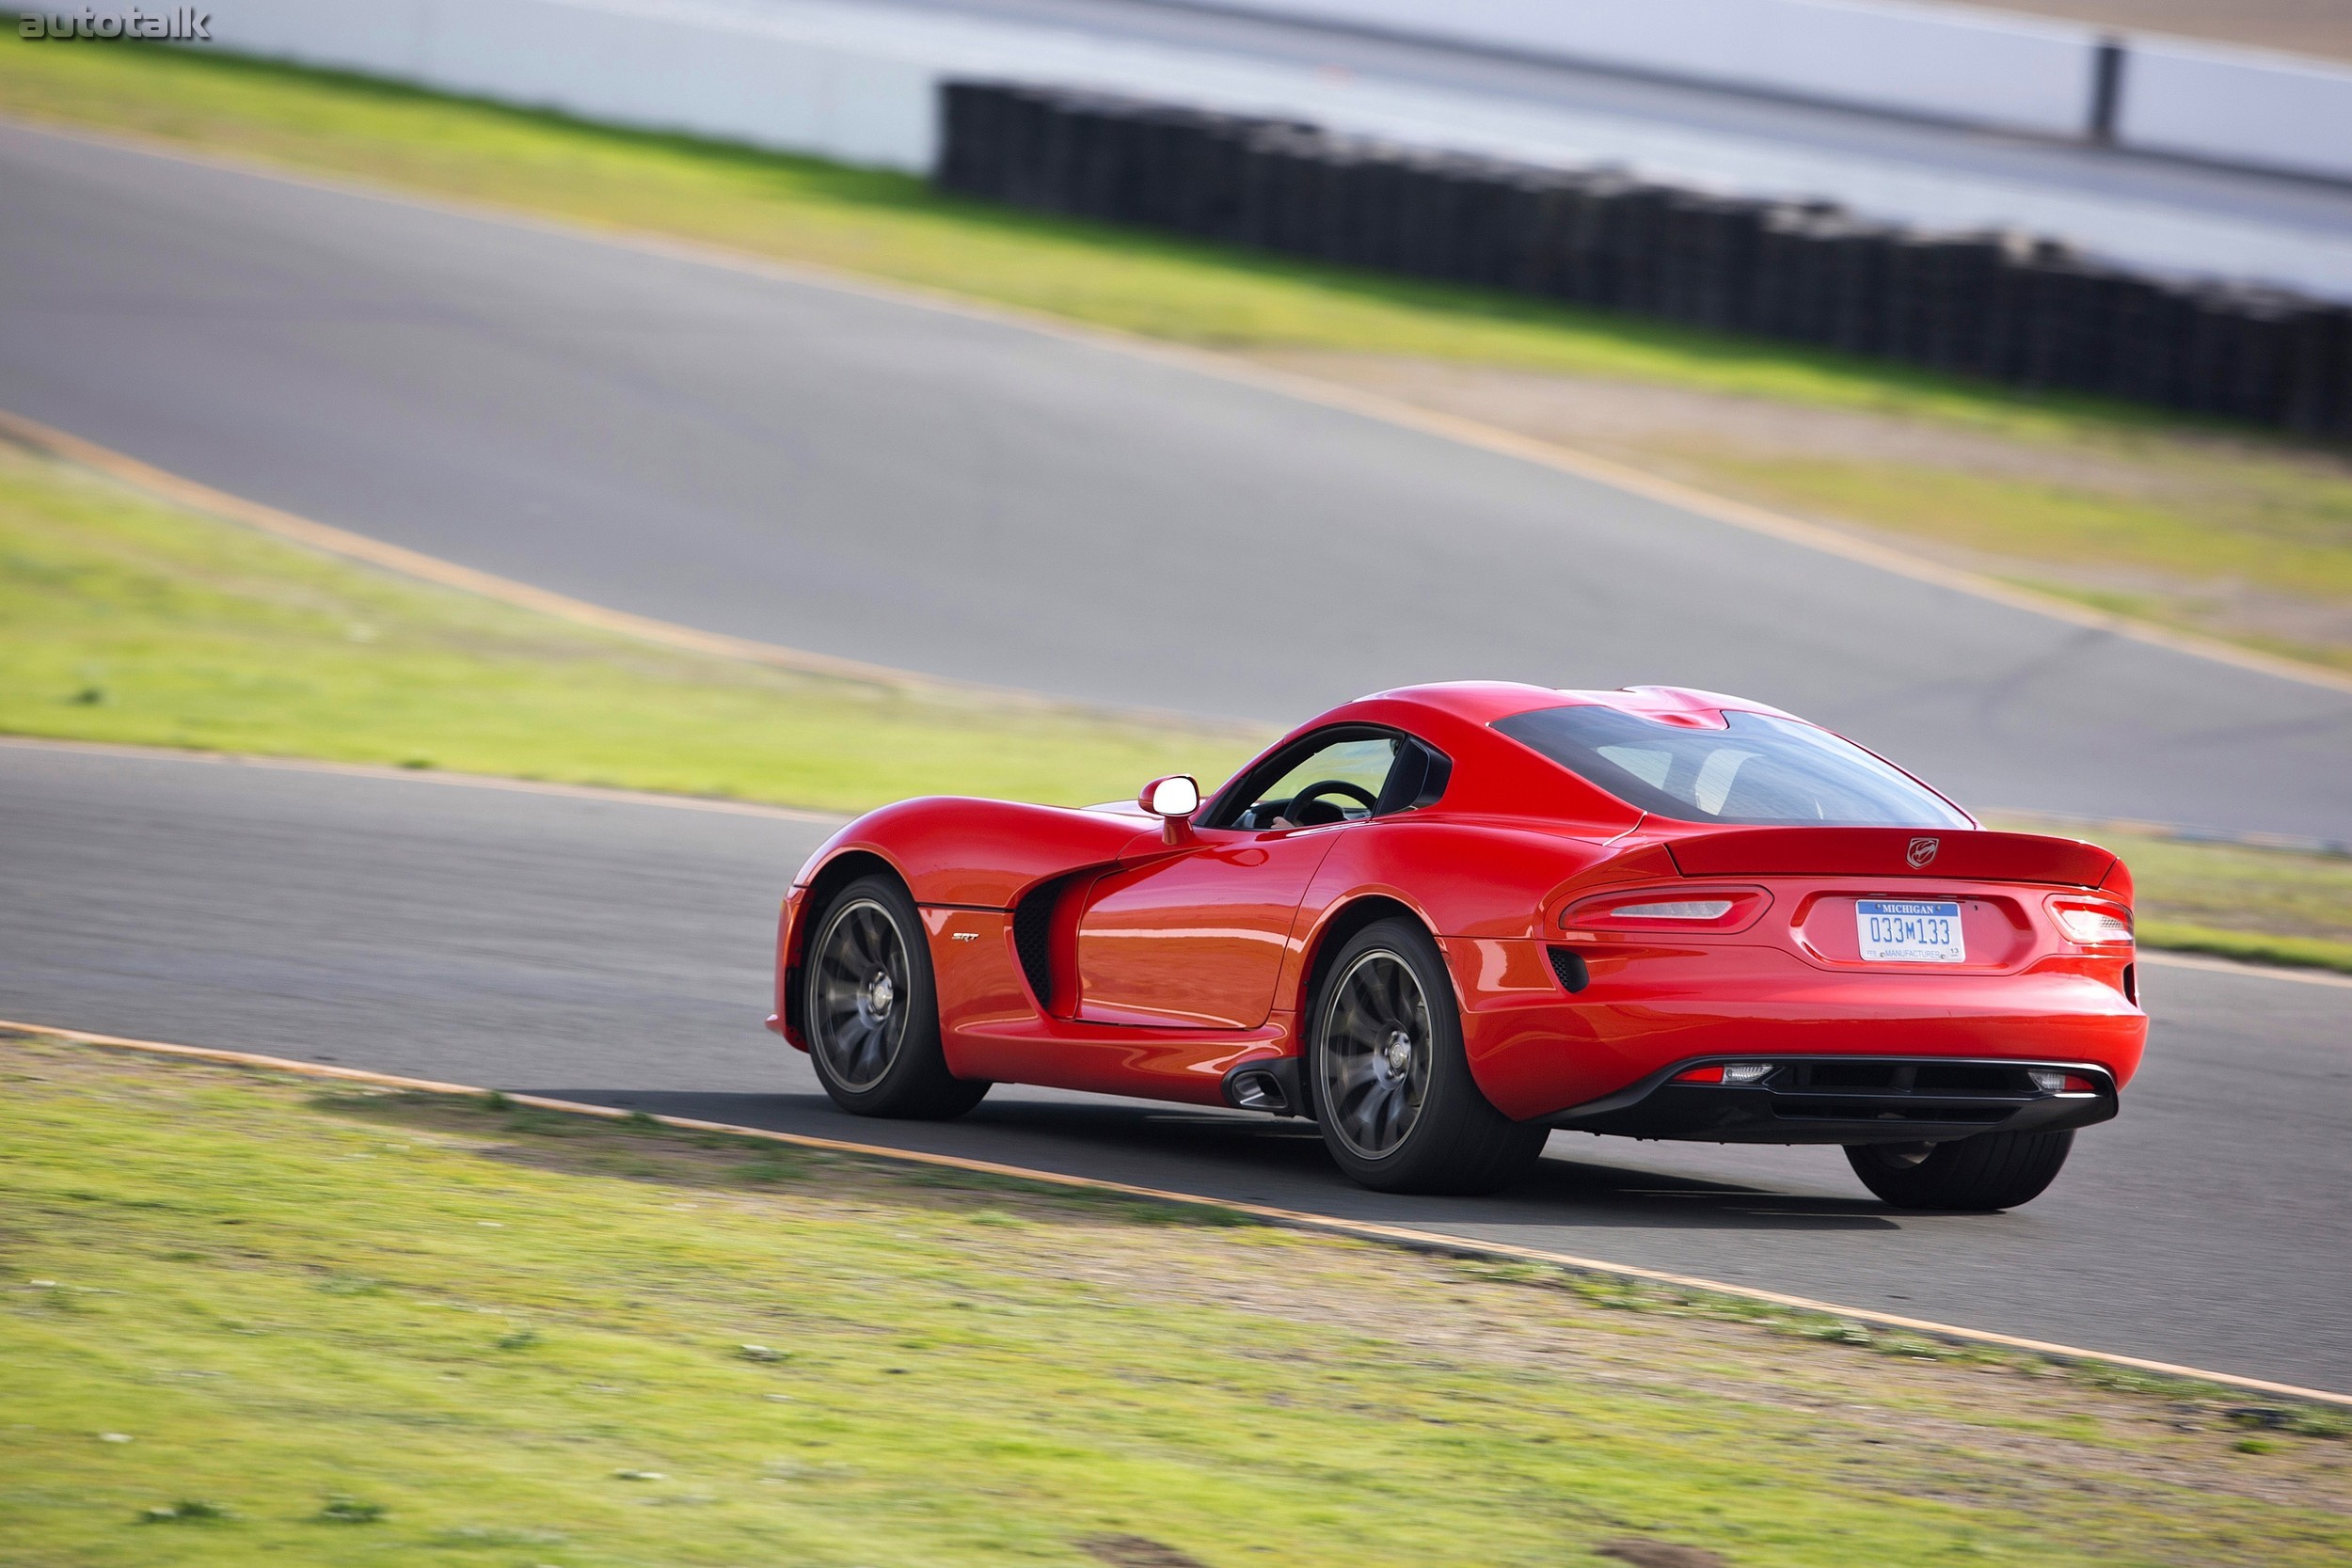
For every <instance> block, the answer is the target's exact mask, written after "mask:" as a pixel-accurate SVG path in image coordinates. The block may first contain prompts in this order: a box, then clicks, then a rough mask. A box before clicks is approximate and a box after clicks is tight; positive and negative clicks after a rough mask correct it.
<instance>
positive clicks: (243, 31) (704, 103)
mask: <svg viewBox="0 0 2352 1568" xmlns="http://www.w3.org/2000/svg"><path fill="white" fill-rule="evenodd" d="M215 4H216V5H218V6H219V9H218V10H217V11H215V13H214V18H213V34H214V37H215V39H216V40H218V42H219V43H220V45H221V46H222V47H225V48H229V49H233V50H237V51H240V52H242V53H246V54H253V55H267V56H270V57H272V58H277V59H287V60H296V61H299V62H301V63H303V64H305V65H315V66H326V67H330V68H333V69H337V70H344V71H364V72H366V73H368V74H371V75H378V76H387V77H390V78H393V79H395V80H398V81H404V82H413V83H416V84H419V85H421V86H425V87H438V88H441V89H443V90H446V91H452V92H463V93H471V94H475V95H478V96H480V97H484V98H489V99H493V100H496V101H498V102H501V103H516V104H523V105H527V106H530V107H533V108H551V109H561V110H563V111H564V112H565V113H568V114H575V115H579V116H580V117H581V118H582V119H597V120H605V121H609V122H612V123H614V124H619V125H632V126H641V127H645V128H648V129H653V130H662V131H686V132H691V133H694V134H696V135H707V136H716V137H722V138H724V139H727V140H732V141H744V142H749V143H752V144H754V145H755V146H760V147H771V148H777V149H781V150H786V151H791V152H805V153H810V154H814V155H816V156H818V157H824V158H832V159H835V160H837V161H839V162H842V163H849V164H862V165H866V166H873V167H882V168H902V169H907V170H910V171H913V172H921V171H923V170H925V169H928V168H929V167H930V164H931V158H932V153H933V150H934V148H935V146H936V143H937V139H938V121H939V110H938V103H937V98H938V92H937V88H938V83H939V79H940V77H941V75H942V74H943V70H942V64H943V63H944V62H942V63H935V62H930V61H926V60H923V59H921V58H919V57H915V58H909V57H905V56H903V55H898V54H895V53H892V52H889V51H883V50H877V49H873V48H868V47H860V46H858V45H856V44H850V45H849V46H846V47H845V46H843V45H841V44H838V43H834V42H832V41H829V40H826V39H824V38H822V37H821V36H811V35H810V33H809V32H808V31H807V30H806V29H803V28H796V27H794V26H793V25H791V24H790V21H789V19H788V18H782V17H780V18H775V19H763V18H760V17H758V16H757V15H755V14H752V13H747V12H745V11H744V10H743V9H741V8H726V9H721V8H702V7H696V6H693V5H681V4H675V3H670V0H215Z"/></svg>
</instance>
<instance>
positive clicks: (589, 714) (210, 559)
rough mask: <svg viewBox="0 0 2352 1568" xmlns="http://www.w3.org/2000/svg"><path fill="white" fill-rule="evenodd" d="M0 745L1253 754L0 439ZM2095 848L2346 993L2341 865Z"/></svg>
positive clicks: (954, 776)
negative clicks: (181, 494) (659, 622)
mask: <svg viewBox="0 0 2352 1568" xmlns="http://www.w3.org/2000/svg"><path fill="white" fill-rule="evenodd" d="M0 732H7V733H13V734H18V735H31V736H50V737H54V738H59V739H77V740H106V741H121V742H131V743H137V744H145V745H159V746H176V747H184V748H192V749H198V750H209V751H227V752H259V753H263V754H278V755H291V756H310V757H323V758H327V759H331V760H337V761H346V762H371V763H381V764H389V765H395V766H409V767H419V768H424V767H434V768H453V769H456V770H458V771H463V772H481V773H500V774H510V775H515V776H517V777H523V778H542V779H550V780H556V781H561V782H565V783H575V784H614V785H621V786H626V787H631V788H643V789H660V790H672V791H679V792H685V793H691V794H701V795H718V796H731V797H736V798H739V799H744V800H769V801H774V802H778V803H781V804H788V805H801V806H815V807H820V808H832V809H837V810H842V811H856V810H863V809H865V808H866V807H869V806H873V805H877V804H880V803H881V802H882V801H885V800H896V799H899V798H902V797H904V796H909V795H919V794H926V793H950V792H952V793H960V794H977V795H999V796H1005V797H1009V798H1012V799H1019V800H1049V801H1062V802H1072V803H1074V802H1082V801H1086V800H1113V799H1119V798H1121V797H1124V796H1125V795H1127V794H1129V793H1130V792H1132V791H1133V790H1134V789H1135V787H1136V784H1139V783H1140V782H1141V781H1142V780H1144V779H1147V778H1151V777H1152V776H1153V775H1155V774H1158V773H1167V772H1176V771H1190V772H1194V773H1197V774H1199V775H1200V777H1201V778H1202V779H1203V780H1216V779H1221V778H1223V777H1225V776H1226V775H1227V774H1228V773H1229V772H1230V771H1231V770H1232V768H1233V767H1234V766H1236V765H1237V764H1239V763H1240V762H1241V761H1242V760H1243V759H1244V757H1245V756H1246V755H1247V754H1248V752H1249V751H1250V750H1251V747H1252V744H1253V742H1254V741H1255V740H1256V739H1257V738H1258V737H1256V736H1250V735H1248V734H1246V733H1240V732H1234V731H1226V730H1212V729H1198V730H1195V729H1187V728H1185V727H1184V726H1183V725H1180V724H1172V723H1151V722H1145V721H1122V720H1120V719H1118V718H1115V717H1109V716H1105V715H1103V714H1100V713H1096V712H1090V711H1088V710H1083V709H1058V708H1053V707H1040V706H1037V705H1029V704H1022V703H1010V702H1007V703H997V702H992V701H991V700H989V699H988V698H987V697H986V696H985V695H981V694H946V693H943V694H939V695H929V696H927V695H921V694H915V693H910V692H907V691H904V690H899V689H892V688H888V687H884V686H881V685H877V684H870V683H864V682H859V681H855V680H847V679H838V678H829V677H819V676H809V675H800V674H793V673H784V672H779V671H774V670H769V669H763V668H759V667H756V666H752V665H747V664H742V663H739V662H735V661H732V660H727V659H722V658H712V657H697V656H693V655H686V654H677V653H672V652H669V651H667V650H663V649H658V648H649V647H646V646H644V645H643V644H641V643H637V642H633V641H625V640H623V639H620V638H617V637H613V636H610V635H607V634H605V633H602V632H597V631H592V630H587V629H584V628H581V627H579V626H573V625H571V624H570V623H567V622H563V621H558V620H555V619H552V618H550V617H548V616H544V615H540V614H537V613H535V612H532V611H527V610H516V609H511V608H509V607H506V606H504V605H500V604H494V603H489V602H485V601H484V600H482V599H478V598H476V597H474V596H472V595H470V594H462V593H458V592H455V591H453V590H449V589H443V588H437V587H433V586H430V585H424V584H418V583H412V582H409V581H407V580H405V579H401V578H392V577H390V576H388V575H386V574H382V573H379V572H376V571H374V570H373V569H371V568H366V567H361V566H357V565H353V564H350V563H348V562H342V561H337V560H331V559H326V558H322V557H319V556H316V555H313V554H311V553H310V552H309V551H307V550H304V549H301V548H298V547H296V546H291V545H287V544H283V543H280V542H279V541H278V540H275V539H270V538H267V537H264V536H262V535H260V534H257V533H254V532H253V531H249V530H247V529H245V528H242V527H239V526H237V525H235V524H231V523H226V522H221V521H218V520H215V519H213V518H210V517H206V516H203V515H198V514H194V513H191V512H188V511H186V510H184V509H182V508H178V507H173V506H168V505H165V504H162V503H160V502H157V501H153V500H151V499H148V498H146V497H144V496H142V495H140V494H138V493H136V492H134V491H130V490H127V489H125V488H123V487H122V486H120V485H118V484H116V483H113V482H112V481H109V480H106V479H103V478H100V477H97V476H93V475H91V474H88V473H87V472H85V471H84V470H81V469H79V468H75V467H71V466H69V465H66V464H63V463H59V462H56V461H54V460H52V459H48V458H45V457H40V456H36V455H33V454H30V453H27V452H24V451H22V450H20V449H17V448H13V447H9V446H7V445H5V444H0ZM2014 825H2015V826H2017V827H2020V828H2022V829H2024V830H2025V831H2027V832H2033V831H2051V830H2050V829H2049V828H2048V826H2047V825H2046V824H2033V823H2024V822H2021V823H2017V824H2014ZM2057 831H2060V832H2081V831H2083V830H2078V829H2074V828H2071V827H2070V828H2062V829H2059V830H2057ZM2090 836H2092V837H2095V838H2097V839H2099V840H2100V842H2102V843H2104V844H2106V845H2107V846H2108V847H2111V848H2113V849H2115V850H2117V851H2118V852H2119V853H2121V854H2122V855H2123V856H2124V858H2125V859H2126V860H2128V861H2129V862H2130V863H2131V864H2132V867H2133V870H2134V872H2135V874H2136V875H2137V878H2138V880H2139V887H2140V895H2141V896H2140V904H2141V912H2142V915H2143V926H2142V932H2143V937H2144V940H2146V941H2147V942H2149V944H2150V945H2152V946H2180V947H2187V948H2192V949H2195V950H2198V951H2202V952H2213V953H2220V954H2224V955H2226V956H2229V957H2233V958H2254V959H2260V960H2264V961H2268V962H2281V963H2295V964H2315V965H2320V966H2323V967H2328V968H2337V969H2344V970H2352V861H2347V860H2342V859H2330V858H2328V857H2324V856H2317V855H2303V854H2296V853H2294V852H2292V851H2287V850H2277V849H2263V848H2241V847H2233V846H2223V845H2207V844H2197V845H2187V844H2179V843H2174V842H2171V841H2169V840H2165V839H2161V838H2155V837H2151V836H2148V835H2146V834H2134V833H2130V832H2106V831H2102V830H2090Z"/></svg>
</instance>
